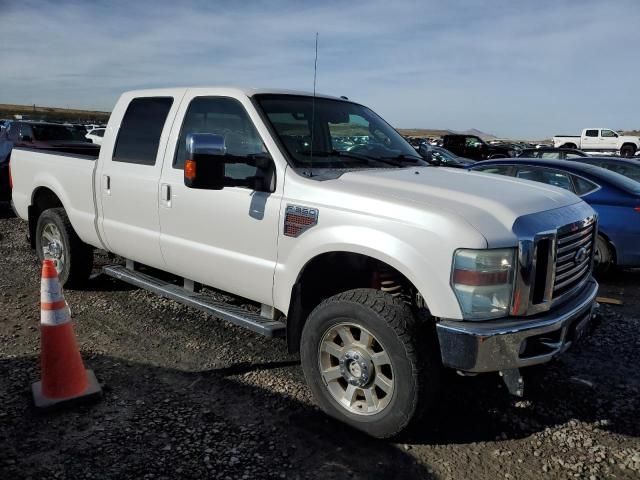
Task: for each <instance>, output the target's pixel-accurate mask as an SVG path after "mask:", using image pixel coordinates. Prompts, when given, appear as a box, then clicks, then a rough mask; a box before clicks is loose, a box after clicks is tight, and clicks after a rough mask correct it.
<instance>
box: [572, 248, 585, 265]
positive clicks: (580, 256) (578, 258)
mask: <svg viewBox="0 0 640 480" xmlns="http://www.w3.org/2000/svg"><path fill="white" fill-rule="evenodd" d="M587 256H588V253H587V249H586V248H585V247H580V248H579V249H578V251H577V252H576V254H575V255H574V256H573V263H575V264H576V265H578V264H580V263H582V262H584V261H585V260H586V259H587Z"/></svg>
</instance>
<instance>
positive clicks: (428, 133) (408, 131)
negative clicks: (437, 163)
mask: <svg viewBox="0 0 640 480" xmlns="http://www.w3.org/2000/svg"><path fill="white" fill-rule="evenodd" d="M398 132H400V133H401V134H402V135H404V136H407V137H419V138H424V137H441V136H443V135H449V134H451V133H459V134H462V135H476V136H478V137H480V138H482V139H483V140H494V139H496V138H497V137H496V136H495V135H492V134H490V133H485V132H482V131H480V130H478V129H477V128H470V129H469V130H464V131H462V132H460V131H456V130H437V129H429V128H398Z"/></svg>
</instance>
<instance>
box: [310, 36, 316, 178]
mask: <svg viewBox="0 0 640 480" xmlns="http://www.w3.org/2000/svg"><path fill="white" fill-rule="evenodd" d="M317 72H318V32H316V58H315V61H314V63H313V98H312V99H311V149H310V151H309V176H310V177H313V137H314V135H313V133H314V130H315V125H316V74H317Z"/></svg>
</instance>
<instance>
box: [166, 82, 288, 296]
mask: <svg viewBox="0 0 640 480" xmlns="http://www.w3.org/2000/svg"><path fill="white" fill-rule="evenodd" d="M249 108H250V107H249ZM254 114H255V113H254ZM178 118H184V122H183V124H182V125H175V126H174V131H173V132H172V135H171V142H170V145H171V147H170V148H169V149H168V150H167V158H166V159H165V167H164V170H163V172H162V178H161V180H160V195H161V197H160V224H161V229H162V233H161V236H160V243H161V246H162V254H163V256H164V258H165V260H166V262H167V269H168V270H169V271H171V272H173V273H176V274H178V275H181V276H183V277H186V278H189V279H192V280H195V281H197V282H200V283H203V284H205V285H209V286H212V287H214V288H218V289H220V290H224V291H227V292H230V293H233V294H235V295H239V296H241V297H245V298H249V299H251V300H254V301H256V302H260V303H265V304H268V305H272V304H273V300H272V299H273V295H272V287H273V275H274V271H275V265H276V259H277V258H276V255H277V238H278V218H279V211H280V202H281V198H282V193H281V192H282V185H281V184H282V181H280V182H279V183H280V184H279V185H278V184H276V191H275V193H267V192H258V191H255V190H253V189H252V188H250V187H244V186H234V187H225V188H224V189H222V190H204V189H194V188H188V187H186V186H185V184H184V172H183V168H184V163H185V160H186V156H187V152H186V136H187V134H189V133H215V134H218V135H222V136H224V138H225V145H226V149H227V154H229V156H234V157H235V158H236V159H242V158H247V160H248V161H249V157H250V156H251V155H256V154H257V155H265V154H266V155H268V153H267V151H266V148H265V146H264V143H263V141H262V139H261V137H260V135H259V133H258V131H257V129H256V127H255V125H254V123H253V121H252V119H251V117H250V115H249V114H248V112H247V109H246V108H245V105H243V104H242V103H241V102H240V101H239V100H237V99H235V98H230V97H223V96H195V95H194V94H190V93H187V96H186V97H185V99H184V102H183V106H182V107H181V109H180V112H179V113H178ZM249 163H250V162H249ZM249 163H246V164H245V163H235V164H228V165H226V167H225V175H226V177H228V178H233V179H235V180H237V181H238V183H241V182H242V180H243V179H247V178H249V177H252V176H255V175H256V167H255V166H251V165H250V164H249ZM280 178H283V175H282V176H280Z"/></svg>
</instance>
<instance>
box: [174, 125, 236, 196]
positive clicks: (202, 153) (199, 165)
mask: <svg viewBox="0 0 640 480" xmlns="http://www.w3.org/2000/svg"><path fill="white" fill-rule="evenodd" d="M226 153H227V148H226V146H225V142H224V137H223V136H222V135H217V134H214V133H190V134H188V135H187V160H186V161H185V163H184V184H185V185H186V186H187V187H189V188H202V189H207V190H222V188H223V187H224V170H225V169H224V166H225V162H224V155H225V154H226Z"/></svg>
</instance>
